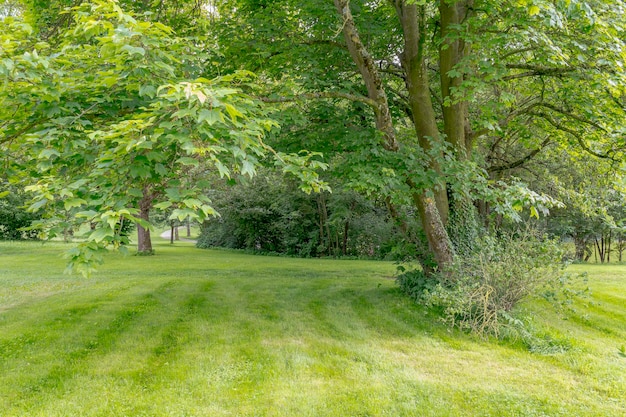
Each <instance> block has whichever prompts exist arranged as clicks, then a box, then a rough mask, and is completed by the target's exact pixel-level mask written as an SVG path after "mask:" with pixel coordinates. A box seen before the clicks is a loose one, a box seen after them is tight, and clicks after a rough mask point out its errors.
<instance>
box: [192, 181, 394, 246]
mask: <svg viewBox="0 0 626 417" xmlns="http://www.w3.org/2000/svg"><path fill="white" fill-rule="evenodd" d="M210 197H211V200H212V202H213V204H214V206H215V208H216V210H217V211H218V212H219V213H220V216H219V217H217V218H214V219H211V220H208V221H206V222H205V223H204V225H203V227H202V233H201V236H200V238H199V240H198V246H199V247H201V248H209V247H226V248H235V249H247V250H253V251H258V252H265V253H278V254H285V255H290V256H302V257H315V256H353V257H375V258H384V257H385V256H387V255H388V254H389V253H390V251H391V249H392V246H393V244H392V241H393V239H392V237H393V234H394V227H393V224H392V222H391V221H390V220H389V219H388V216H387V214H386V212H385V210H384V209H383V208H381V207H377V206H376V205H375V204H374V203H372V202H370V201H368V200H366V199H364V198H363V197H361V196H360V195H359V194H357V193H354V192H351V191H342V190H333V192H332V193H324V194H310V195H307V194H305V193H303V192H302V191H301V190H300V189H299V188H298V187H297V184H295V183H293V182H290V181H288V180H285V179H283V178H281V177H280V176H279V175H275V174H271V173H268V174H267V175H260V176H259V177H256V178H254V179H253V180H250V181H248V182H246V183H244V184H238V185H235V186H227V185H224V187H222V188H221V189H218V190H214V191H213V192H212V193H211V195H210Z"/></svg>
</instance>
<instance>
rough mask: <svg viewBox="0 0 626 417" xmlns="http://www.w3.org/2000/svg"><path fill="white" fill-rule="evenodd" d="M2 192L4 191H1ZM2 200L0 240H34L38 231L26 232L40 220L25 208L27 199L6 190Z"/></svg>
mask: <svg viewBox="0 0 626 417" xmlns="http://www.w3.org/2000/svg"><path fill="white" fill-rule="evenodd" d="M0 191H2V190H0ZM5 193H6V195H5V196H4V197H2V198H0V240H20V239H34V238H36V237H37V231H35V230H24V228H27V227H29V226H30V225H31V222H32V221H33V220H36V219H38V218H39V216H37V215H36V214H35V213H31V212H28V211H27V210H26V208H25V207H24V205H25V203H26V197H25V196H24V195H23V194H19V193H17V192H16V191H15V190H5V191H4V192H3V194H5Z"/></svg>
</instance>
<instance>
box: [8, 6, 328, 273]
mask: <svg viewBox="0 0 626 417" xmlns="http://www.w3.org/2000/svg"><path fill="white" fill-rule="evenodd" d="M68 13H70V12H69V11H68ZM71 16H72V18H73V23H72V25H70V26H69V27H68V28H67V29H66V30H65V31H64V32H63V33H62V34H61V36H60V37H59V43H58V44H55V45H53V46H51V45H48V44H46V43H43V42H39V43H37V44H35V45H33V43H34V42H35V41H34V40H31V38H29V37H28V36H29V30H28V27H27V26H25V25H23V24H21V23H19V22H17V21H11V22H13V23H12V25H13V26H15V27H14V28H11V29H9V28H7V30H6V31H5V32H4V34H3V39H4V40H3V43H2V44H3V45H8V46H7V47H3V49H2V51H1V52H2V57H0V58H1V61H2V62H3V63H4V71H3V75H4V85H5V87H4V89H3V90H2V95H1V96H0V99H1V100H3V103H2V104H3V105H4V106H6V107H7V109H5V110H4V114H3V115H4V116H6V118H7V119H8V120H7V122H6V123H7V124H8V125H9V129H8V130H5V132H4V133H3V136H0V144H2V143H9V146H12V145H11V144H12V143H16V144H17V145H16V146H18V147H16V149H15V150H14V151H15V152H16V153H17V152H20V153H21V154H22V155H24V148H23V147H24V146H26V147H27V149H26V155H27V156H26V158H27V159H29V160H31V161H34V163H35V164H36V166H32V165H31V166H27V167H26V166H19V167H16V168H22V169H24V168H26V169H30V170H33V171H34V172H36V175H35V177H36V178H37V182H36V183H35V184H30V185H28V186H27V190H28V191H30V192H32V193H33V195H34V197H33V202H32V204H31V207H30V208H31V210H33V211H37V210H45V211H46V212H47V213H48V214H47V216H46V218H45V219H44V220H43V221H42V222H40V223H39V224H37V225H36V227H37V228H38V229H40V230H41V231H42V236H43V237H47V238H51V237H55V236H58V235H60V234H62V233H64V232H65V231H67V230H70V229H74V230H76V236H78V237H83V238H86V239H87V240H88V243H86V244H84V245H81V246H79V251H78V253H73V254H71V255H70V256H71V257H72V263H75V264H76V265H77V266H80V265H81V263H82V262H83V261H84V263H85V266H86V268H87V269H89V268H91V265H92V263H93V261H94V260H96V259H98V257H95V258H94V255H95V254H96V253H97V252H98V251H97V250H96V249H97V248H102V247H105V246H108V245H113V246H116V247H117V246H120V245H123V244H125V243H127V238H126V237H125V236H123V235H121V234H120V233H119V227H118V226H117V225H118V224H120V222H122V219H125V220H127V221H132V222H137V223H138V224H140V225H141V226H143V227H146V228H147V227H150V225H149V223H148V222H147V217H146V215H144V214H141V215H140V205H141V206H142V207H147V208H148V209H149V207H151V206H152V205H153V204H155V203H158V207H159V208H168V207H171V208H172V209H173V210H172V217H173V218H177V219H184V218H187V217H191V218H193V219H197V220H199V221H202V220H204V219H206V218H207V217H208V216H211V215H215V211H214V210H213V208H212V207H211V202H210V201H209V200H208V198H207V197H206V196H205V195H204V192H203V191H204V190H205V189H206V187H207V184H206V183H203V182H190V181H183V179H184V178H185V176H186V174H188V173H189V171H190V170H191V169H192V168H198V167H199V166H202V167H203V169H207V170H210V169H216V170H218V171H219V173H220V175H222V176H226V177H230V175H232V174H235V173H237V174H242V175H246V176H250V177H251V176H253V175H255V173H256V166H257V165H258V164H259V163H260V161H261V160H263V159H264V158H266V157H272V158H274V159H275V160H276V161H277V164H278V165H279V166H280V167H281V168H282V169H283V170H285V171H286V172H288V173H291V174H294V175H296V176H297V177H299V178H300V180H301V181H302V184H303V187H304V189H305V190H307V191H309V192H310V191H317V190H319V189H321V188H324V185H323V184H322V183H321V182H320V181H319V180H318V177H317V174H316V173H315V170H317V169H319V168H324V164H323V163H321V162H320V161H319V160H317V159H315V158H313V159H312V157H314V156H315V155H314V154H308V153H305V152H302V153H299V154H281V153H279V152H276V151H274V150H273V149H272V148H271V147H269V146H267V145H266V144H265V143H264V142H263V137H264V136H265V134H266V133H267V132H268V131H269V130H270V129H272V128H275V127H276V123H275V122H274V121H272V120H270V119H269V118H267V117H266V115H265V111H264V110H263V109H262V107H261V105H260V103H259V102H258V101H256V100H254V99H252V98H251V97H250V96H248V95H246V94H245V93H244V92H243V89H244V88H246V85H247V84H248V83H252V82H254V76H253V74H251V73H249V72H246V71H241V72H236V73H233V74H230V75H226V76H220V77H214V78H211V79H208V78H204V77H202V75H203V74H204V73H205V72H207V71H205V69H204V65H205V62H206V61H207V60H209V59H210V56H211V51H205V50H201V49H199V48H197V47H195V46H194V41H193V39H182V38H178V37H176V36H174V35H173V33H172V30H171V29H170V28H168V27H166V26H164V25H163V24H161V23H159V22H149V21H141V20H137V19H135V18H134V17H133V16H132V15H130V14H127V13H125V12H124V11H123V10H122V9H121V8H120V7H119V5H118V3H117V2H111V1H95V2H93V3H84V4H82V5H81V6H79V7H76V8H74V9H72V10H71ZM15 28H18V29H20V28H21V29H22V30H21V32H20V31H19V30H18V31H16V30H15ZM22 50H25V51H24V52H22ZM0 73H2V71H0ZM7 86H8V87H7ZM9 109H17V110H16V111H15V112H14V113H13V114H9V113H10V111H13V110H9ZM30 121H32V123H30ZM29 123H30V124H29ZM10 150H12V149H11V148H10V149H9V151H10ZM8 157H9V156H8V155H7V158H8ZM25 182H26V183H27V184H28V181H25ZM86 251H87V252H88V251H91V252H93V253H92V254H90V255H86V254H85V253H86ZM92 258H93V259H92Z"/></svg>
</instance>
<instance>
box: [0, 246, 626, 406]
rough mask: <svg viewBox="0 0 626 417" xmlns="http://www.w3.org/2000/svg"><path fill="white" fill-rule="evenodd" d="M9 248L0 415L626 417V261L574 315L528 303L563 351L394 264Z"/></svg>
mask: <svg viewBox="0 0 626 417" xmlns="http://www.w3.org/2000/svg"><path fill="white" fill-rule="evenodd" d="M62 249H63V245H61V244H52V245H45V246H41V245H40V244H37V243H11V244H8V243H0V415H1V416H2V417H7V416H231V415H238V416H624V415H626V399H625V397H624V392H626V358H624V357H622V356H621V355H620V351H619V348H620V346H621V345H623V344H624V343H625V342H626V325H625V322H624V313H625V311H624V310H625V307H624V306H625V305H626V299H625V291H626V282H625V281H626V278H625V277H626V267H624V266H621V267H620V266H615V265H609V266H601V265H592V266H576V267H574V268H577V269H578V270H583V269H584V270H587V271H588V272H589V274H590V277H591V280H590V281H591V282H590V283H591V286H592V289H593V295H592V297H591V298H590V299H582V300H578V301H577V303H576V305H575V309H576V313H573V312H564V313H562V314H561V315H557V314H554V313H552V312H550V311H549V310H547V309H545V307H544V306H543V305H542V304H541V303H532V304H529V305H528V306H526V308H527V310H528V312H529V314H532V315H535V316H536V323H537V326H539V327H541V328H542V329H543V330H545V331H546V332H547V333H549V334H550V335H552V336H553V337H557V338H562V339H565V340H567V341H569V342H570V343H571V345H572V349H571V350H570V351H568V352H566V353H563V354H559V355H547V356H546V355H544V356H542V355H537V354H532V353H530V352H528V350H527V349H525V348H524V347H523V346H522V345H521V343H501V342H489V341H481V340H476V339H475V338H473V337H471V336H468V335H465V334H460V333H458V332H455V331H449V330H448V329H447V328H445V327H442V326H441V325H440V324H438V322H437V321H436V319H435V317H433V316H432V315H431V314H430V313H429V312H428V311H425V310H423V309H422V308H420V307H419V306H416V305H414V304H412V303H411V302H410V301H409V300H407V299H406V298H405V297H403V296H402V295H401V294H400V293H399V291H398V290H397V288H396V287H395V284H394V282H393V280H392V279H391V276H392V274H393V269H394V268H393V265H391V264H389V263H383V262H372V261H333V260H324V259H292V258H272V257H255V256H250V255H245V254H241V253H234V252H228V251H204V250H196V249H195V248H193V247H192V246H191V245H188V244H185V243H177V244H176V245H175V246H174V247H171V246H170V245H169V244H167V243H165V244H162V245H159V246H157V256H155V257H128V258H123V257H121V256H118V255H116V254H111V255H109V256H108V259H107V263H106V264H105V265H104V267H103V268H102V270H101V271H100V272H99V273H98V274H96V275H95V276H94V277H93V278H91V279H88V280H86V279H83V278H81V277H78V276H67V275H63V274H62V271H63V260H62V259H61V258H60V256H59V253H60V250H62Z"/></svg>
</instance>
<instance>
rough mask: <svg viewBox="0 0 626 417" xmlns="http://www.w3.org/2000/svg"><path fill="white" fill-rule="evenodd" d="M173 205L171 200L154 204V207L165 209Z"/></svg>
mask: <svg viewBox="0 0 626 417" xmlns="http://www.w3.org/2000/svg"><path fill="white" fill-rule="evenodd" d="M171 206H172V202H171V201H163V202H161V203H157V204H155V205H154V208H155V209H157V210H165V209H167V208H169V207H171Z"/></svg>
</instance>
